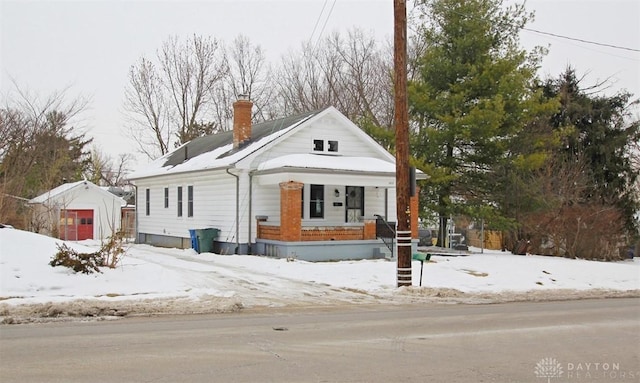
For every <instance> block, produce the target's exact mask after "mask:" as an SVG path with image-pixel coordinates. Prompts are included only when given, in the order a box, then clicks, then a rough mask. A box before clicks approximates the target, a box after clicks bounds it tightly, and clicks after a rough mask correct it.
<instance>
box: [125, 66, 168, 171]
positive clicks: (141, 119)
mask: <svg viewBox="0 0 640 383" xmlns="http://www.w3.org/2000/svg"><path fill="white" fill-rule="evenodd" d="M124 106H125V110H126V111H127V112H128V116H129V126H128V127H129V132H130V135H131V137H132V138H133V139H134V140H135V141H136V142H137V143H138V148H139V150H140V151H141V152H142V153H143V154H145V155H146V156H147V157H149V158H151V159H153V158H155V157H157V156H158V154H159V155H164V154H166V153H167V152H168V150H169V145H170V140H171V129H170V126H171V125H170V122H169V116H168V113H169V112H168V108H167V105H166V103H165V100H164V92H163V88H162V81H161V77H160V75H159V74H158V73H157V70H156V68H155V66H154V65H153V63H152V62H151V61H149V60H147V59H145V58H144V57H143V58H142V59H140V62H139V63H138V64H136V65H133V66H132V67H131V69H129V84H128V86H127V88H126V89H125V105H124Z"/></svg>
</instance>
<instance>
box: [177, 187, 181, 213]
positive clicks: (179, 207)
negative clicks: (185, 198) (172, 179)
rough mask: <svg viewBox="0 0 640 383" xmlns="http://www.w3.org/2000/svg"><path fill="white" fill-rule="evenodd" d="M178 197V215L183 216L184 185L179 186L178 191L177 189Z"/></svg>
mask: <svg viewBox="0 0 640 383" xmlns="http://www.w3.org/2000/svg"><path fill="white" fill-rule="evenodd" d="M176 193H177V195H178V197H177V201H178V202H177V206H178V211H177V213H178V217H182V186H178V188H177V191H176Z"/></svg>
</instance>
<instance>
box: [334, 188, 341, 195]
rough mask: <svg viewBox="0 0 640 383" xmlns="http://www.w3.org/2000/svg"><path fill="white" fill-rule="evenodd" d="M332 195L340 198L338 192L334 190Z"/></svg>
mask: <svg viewBox="0 0 640 383" xmlns="http://www.w3.org/2000/svg"><path fill="white" fill-rule="evenodd" d="M333 194H334V195H335V196H336V197H340V190H338V189H335V190H334V191H333Z"/></svg>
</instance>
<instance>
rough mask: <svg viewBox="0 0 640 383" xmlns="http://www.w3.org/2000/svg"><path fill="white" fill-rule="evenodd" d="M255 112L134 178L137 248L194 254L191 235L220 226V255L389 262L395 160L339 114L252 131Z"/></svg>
mask: <svg viewBox="0 0 640 383" xmlns="http://www.w3.org/2000/svg"><path fill="white" fill-rule="evenodd" d="M252 105H253V104H252V103H251V101H249V100H244V99H240V100H238V101H237V102H235V103H234V105H233V107H234V124H233V126H234V127H233V131H229V132H223V133H219V134H215V135H210V136H205V137H200V138H197V139H194V140H192V141H190V142H188V143H186V144H184V145H182V146H181V147H179V148H178V149H176V150H175V151H173V152H172V153H169V154H167V155H164V156H163V157H161V158H159V159H157V160H156V161H154V162H152V163H151V164H150V165H148V166H147V167H145V168H142V169H139V170H138V171H136V172H135V173H134V174H132V175H131V176H130V180H131V181H132V182H133V183H134V184H135V185H136V187H137V193H136V196H137V202H136V206H137V214H138V216H137V224H138V227H137V241H138V242H140V243H149V244H154V245H158V246H168V247H182V248H186V247H190V246H191V245H192V243H191V235H190V232H189V230H190V229H204V228H215V229H218V230H219V234H218V236H217V238H216V241H215V245H214V246H213V247H214V249H213V250H214V251H215V252H220V253H239V254H261V255H269V256H277V257H295V258H299V259H306V260H329V259H332V260H333V259H362V258H372V257H376V256H381V257H382V256H385V254H386V253H387V252H388V251H387V250H384V249H385V245H384V243H383V242H382V240H381V239H379V237H381V236H383V235H382V234H381V233H382V232H383V231H387V232H388V230H384V229H385V227H386V224H385V222H384V221H382V220H381V219H378V220H377V222H376V217H380V218H382V219H384V220H385V221H391V222H392V224H391V226H393V222H394V221H395V220H396V219H395V217H396V203H395V200H396V198H395V182H396V178H395V159H394V157H393V156H392V155H391V154H389V153H388V152H387V151H386V150H385V149H384V148H383V147H382V146H380V145H379V144H378V143H377V142H375V141H374V140H373V139H372V138H371V137H369V136H368V135H367V134H366V133H364V132H363V131H362V130H361V129H360V128H358V127H357V126H356V125H354V124H353V123H352V122H351V121H349V120H348V119H347V118H346V117H345V116H344V115H342V114H341V113H340V112H339V111H338V110H337V109H335V108H333V107H328V108H325V109H322V110H318V111H313V112H308V113H304V114H299V115H295V116H290V117H287V118H283V119H278V120H273V121H267V122H263V123H260V124H256V125H254V126H252V125H251V108H252ZM417 200H418V199H417V197H413V198H412V203H411V207H412V208H411V210H412V214H411V224H412V229H413V230H412V231H414V233H413V238H417V235H418V234H417V232H418V230H417V218H418V213H417V211H418V206H417ZM376 226H377V228H376ZM391 248H393V247H391Z"/></svg>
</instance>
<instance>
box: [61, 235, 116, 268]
mask: <svg viewBox="0 0 640 383" xmlns="http://www.w3.org/2000/svg"><path fill="white" fill-rule="evenodd" d="M123 241H124V232H123V231H118V232H116V233H115V234H114V235H112V236H110V237H109V238H108V239H107V241H106V242H103V243H102V246H101V247H100V250H98V251H96V252H94V253H78V252H77V251H75V250H73V249H72V248H70V247H69V246H67V245H66V244H62V245H58V252H57V253H56V254H55V256H54V257H53V259H52V260H51V262H49V265H51V266H52V267H56V266H64V267H68V268H70V269H72V270H73V271H75V272H76V273H78V272H81V273H83V274H92V273H101V271H100V267H108V268H111V269H113V268H115V267H116V265H117V264H118V262H120V259H122V256H123V255H124V254H125V253H126V250H125V249H124V248H123V246H122V243H123Z"/></svg>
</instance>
